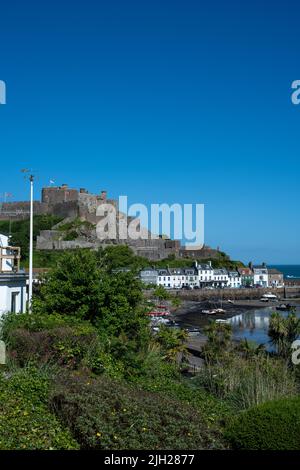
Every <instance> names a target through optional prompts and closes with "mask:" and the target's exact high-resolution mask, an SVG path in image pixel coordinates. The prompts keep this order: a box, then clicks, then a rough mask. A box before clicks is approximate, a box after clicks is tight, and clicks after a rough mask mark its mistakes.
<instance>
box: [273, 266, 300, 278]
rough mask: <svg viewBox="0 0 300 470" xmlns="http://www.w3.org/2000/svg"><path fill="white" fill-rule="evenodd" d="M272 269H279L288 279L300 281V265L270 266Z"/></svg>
mask: <svg viewBox="0 0 300 470" xmlns="http://www.w3.org/2000/svg"><path fill="white" fill-rule="evenodd" d="M269 267H270V268H275V269H278V271H280V272H282V273H283V274H284V277H285V278H286V279H293V278H294V279H300V265H299V264H277V265H269Z"/></svg>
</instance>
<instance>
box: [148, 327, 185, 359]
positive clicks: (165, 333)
mask: <svg viewBox="0 0 300 470" xmlns="http://www.w3.org/2000/svg"><path fill="white" fill-rule="evenodd" d="M187 338H188V334H187V332H186V331H185V330H182V329H179V330H172V329H170V328H168V327H166V326H165V325H162V326H161V327H160V328H159V331H158V332H157V334H156V335H155V341H156V342H158V344H159V345H160V346H161V349H162V352H163V354H164V357H165V358H166V359H167V360H168V361H175V360H176V359H177V357H178V354H179V353H184V354H185V353H186V352H187V348H186V341H187Z"/></svg>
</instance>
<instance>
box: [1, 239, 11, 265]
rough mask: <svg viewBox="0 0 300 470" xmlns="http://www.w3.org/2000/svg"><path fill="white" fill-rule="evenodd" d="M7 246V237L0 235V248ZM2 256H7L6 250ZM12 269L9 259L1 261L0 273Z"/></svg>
mask: <svg viewBox="0 0 300 470" xmlns="http://www.w3.org/2000/svg"><path fill="white" fill-rule="evenodd" d="M8 244H9V242H8V237H7V236H6V235H2V234H1V233H0V247H5V246H8ZM4 254H7V250H4ZM12 268H13V267H12V263H11V260H10V259H3V260H2V266H1V269H0V271H5V272H7V271H12Z"/></svg>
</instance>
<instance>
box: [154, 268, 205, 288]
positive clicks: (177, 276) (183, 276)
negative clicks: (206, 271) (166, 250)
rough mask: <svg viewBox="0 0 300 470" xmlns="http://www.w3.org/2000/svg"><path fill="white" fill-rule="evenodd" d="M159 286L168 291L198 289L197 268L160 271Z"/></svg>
mask: <svg viewBox="0 0 300 470" xmlns="http://www.w3.org/2000/svg"><path fill="white" fill-rule="evenodd" d="M157 285H158V286H163V287H165V288H167V289H181V288H182V287H191V288H194V287H198V286H199V282H198V272H197V270H196V269H195V268H164V269H158V277H157Z"/></svg>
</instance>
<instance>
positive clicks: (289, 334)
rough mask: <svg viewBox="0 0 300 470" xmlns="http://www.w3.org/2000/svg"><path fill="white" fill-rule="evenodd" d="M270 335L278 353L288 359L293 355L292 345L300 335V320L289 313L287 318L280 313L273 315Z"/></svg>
mask: <svg viewBox="0 0 300 470" xmlns="http://www.w3.org/2000/svg"><path fill="white" fill-rule="evenodd" d="M268 335H269V336H270V338H271V340H270V342H271V344H272V345H273V346H274V347H275V348H276V350H277V353H278V354H279V355H280V356H282V357H284V358H288V357H289V356H290V354H291V346H292V343H293V342H294V341H295V340H296V339H297V337H298V336H299V335H300V318H298V317H297V316H296V314H295V313H289V315H288V316H287V317H286V318H285V317H283V316H281V315H280V314H279V313H278V312H274V313H272V315H271V318H270V324H269V331H268Z"/></svg>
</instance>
